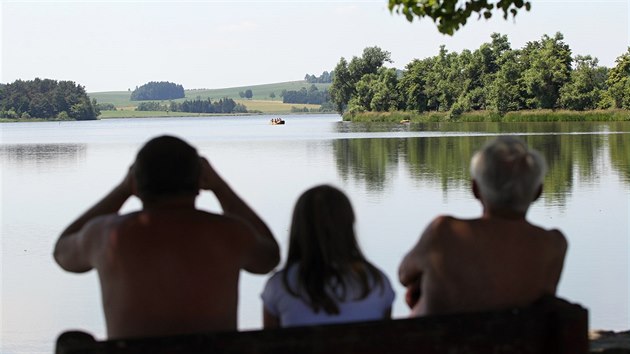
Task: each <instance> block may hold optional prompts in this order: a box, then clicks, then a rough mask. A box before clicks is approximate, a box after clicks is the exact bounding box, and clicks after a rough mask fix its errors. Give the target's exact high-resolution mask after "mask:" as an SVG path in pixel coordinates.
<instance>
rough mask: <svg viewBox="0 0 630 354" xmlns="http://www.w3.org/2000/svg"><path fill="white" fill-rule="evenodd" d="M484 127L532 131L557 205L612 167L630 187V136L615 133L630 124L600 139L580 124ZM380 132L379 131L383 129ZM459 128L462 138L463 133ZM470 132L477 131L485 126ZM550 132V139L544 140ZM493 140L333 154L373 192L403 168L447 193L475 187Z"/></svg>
mask: <svg viewBox="0 0 630 354" xmlns="http://www.w3.org/2000/svg"><path fill="white" fill-rule="evenodd" d="M383 124H384V123H383ZM381 125H382V124H381ZM420 125H421V124H419V125H418V126H420ZM425 125H427V124H425ZM482 125H483V126H484V129H488V130H490V131H491V132H492V131H495V132H497V133H501V134H503V133H514V132H515V131H516V130H519V129H520V128H524V129H529V130H532V132H531V133H530V134H529V135H527V134H526V135H524V136H523V139H524V140H525V141H527V143H528V144H529V145H530V146H532V147H533V148H535V149H537V150H539V151H540V152H541V153H542V154H543V155H544V156H545V158H546V159H547V163H548V165H549V172H548V174H547V176H546V177H545V191H544V197H545V200H546V201H547V202H550V203H552V204H555V205H561V206H563V205H565V203H566V199H567V197H568V196H570V195H571V191H572V188H573V186H574V185H575V183H576V182H578V181H580V182H590V183H592V182H594V181H596V180H597V179H599V177H600V176H601V175H602V174H603V173H608V172H606V171H602V169H603V168H607V167H606V166H611V168H612V170H613V171H615V172H616V173H617V174H618V175H620V176H621V179H622V180H623V181H624V183H626V184H630V153H629V151H628V147H629V146H630V133H627V132H626V133H610V132H611V131H613V129H616V128H621V129H626V130H627V129H628V125H627V124H625V125H621V126H619V127H617V126H615V124H603V125H598V126H593V124H591V125H590V129H589V130H588V131H590V132H592V131H593V130H594V129H595V130H599V131H600V132H599V133H595V134H593V133H587V132H585V131H584V130H583V129H582V128H584V129H586V125H580V124H578V125H575V126H573V127H571V126H569V125H566V124H561V123H550V124H533V125H531V127H530V128H527V126H522V125H521V124H517V125H502V124H497V123H485V124H484V123H482ZM353 126H354V125H353ZM357 126H358V125H357ZM364 127H367V124H366V125H364ZM380 127H381V126H379V125H377V129H380ZM431 128H435V127H431ZM442 128H448V126H446V127H442ZM459 128H460V132H461V128H462V127H461V126H460V127H459ZM468 128H469V129H470V130H468V131H474V130H475V129H476V128H480V124H475V125H474V126H470V125H469V126H468ZM544 128H547V133H545V134H541V133H542V130H543V129H544ZM353 129H354V128H353ZM524 129H523V130H524ZM464 131H465V130H464ZM354 132H357V131H356V130H355V131H354ZM521 133H522V130H521ZM488 139H489V137H488V136H482V135H473V134H469V135H463V136H462V135H457V136H449V135H442V136H430V137H409V138H396V139H392V138H363V139H341V140H337V141H334V142H333V151H334V154H335V160H336V165H337V170H338V172H339V174H340V175H341V177H342V178H343V179H344V180H348V179H353V180H357V181H360V182H365V184H366V186H367V188H368V189H369V190H371V191H383V190H385V189H386V186H387V185H388V183H390V181H391V180H392V174H393V172H394V171H397V170H398V168H399V165H400V168H401V169H403V170H406V171H407V172H408V173H409V175H410V177H411V178H412V179H413V180H416V181H418V182H424V183H427V182H428V183H431V184H434V185H439V186H440V187H441V189H442V191H443V192H444V193H447V192H448V190H452V189H456V188H458V187H461V186H462V185H465V184H468V183H469V178H470V177H469V176H470V175H469V172H468V169H469V162H470V158H471V156H472V155H473V153H474V152H475V151H476V150H478V149H479V148H480V147H481V146H482V145H483V144H484V143H485V142H486V141H487V140H488Z"/></svg>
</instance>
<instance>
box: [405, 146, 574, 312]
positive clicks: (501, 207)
mask: <svg viewBox="0 0 630 354" xmlns="http://www.w3.org/2000/svg"><path fill="white" fill-rule="evenodd" d="M470 169H471V175H472V192H473V194H474V196H475V198H477V199H478V200H479V201H480V202H481V205H482V206H483V214H482V215H481V217H479V218H477V219H470V220H467V219H458V218H455V217H452V216H439V217H437V218H435V219H434V220H433V221H432V222H431V223H430V224H429V225H428V226H427V228H426V229H425V230H424V232H423V233H422V236H421V237H420V240H419V241H418V243H417V244H416V245H415V246H414V247H413V248H412V249H411V251H410V252H409V253H408V254H407V255H406V256H405V257H404V259H403V260H402V263H401V264H400V268H399V278H400V282H401V283H402V285H404V286H405V287H406V288H407V294H406V301H407V304H408V305H409V306H410V308H411V313H412V315H414V316H419V315H432V314H443V313H453V312H469V311H484V310H493V309H501V308H507V307H512V306H524V305H527V304H530V303H532V302H534V301H535V300H537V299H538V298H541V297H542V296H544V295H547V294H550V295H555V293H556V288H557V286H558V281H559V279H560V275H561V273H562V267H563V263H564V258H565V253H566V250H567V241H566V239H565V237H564V236H563V234H562V233H561V232H560V231H558V230H555V229H553V230H547V229H544V228H541V227H539V226H536V225H534V224H531V223H530V222H528V221H527V219H526V217H525V216H526V213H527V210H528V209H529V206H530V204H531V203H532V202H533V201H535V200H536V199H538V198H539V197H540V195H541V193H542V182H543V177H544V175H545V172H546V164H545V160H544V159H543V157H542V156H541V155H540V154H539V153H538V152H536V151H534V150H531V149H529V148H528V147H527V145H526V144H525V143H524V142H523V141H522V140H520V139H518V138H516V137H510V136H508V137H499V138H498V139H496V140H493V141H490V142H489V143H487V144H486V145H485V146H484V147H483V148H482V149H481V151H479V152H477V153H476V154H475V155H474V156H473V158H472V161H471V168H470Z"/></svg>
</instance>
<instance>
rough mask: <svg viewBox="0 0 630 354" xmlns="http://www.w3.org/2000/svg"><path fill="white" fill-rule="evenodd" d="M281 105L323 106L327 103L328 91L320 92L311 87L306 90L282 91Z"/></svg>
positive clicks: (313, 86)
mask: <svg viewBox="0 0 630 354" xmlns="http://www.w3.org/2000/svg"><path fill="white" fill-rule="evenodd" d="M280 96H282V103H303V104H319V105H321V104H325V103H326V102H328V101H329V95H328V90H326V89H324V90H322V91H320V90H319V89H318V88H317V86H315V85H311V86H310V87H309V88H308V89H306V87H302V88H301V89H300V90H299V91H296V90H289V91H282V93H281V94H280Z"/></svg>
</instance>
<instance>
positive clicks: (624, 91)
mask: <svg viewBox="0 0 630 354" xmlns="http://www.w3.org/2000/svg"><path fill="white" fill-rule="evenodd" d="M615 62H616V63H617V65H615V67H614V68H612V69H610V72H609V73H608V79H606V85H608V92H607V94H608V96H609V97H610V98H611V99H612V101H613V105H614V107H615V108H626V109H630V47H628V51H627V52H626V53H624V54H622V55H621V56H619V57H618V58H617V60H615Z"/></svg>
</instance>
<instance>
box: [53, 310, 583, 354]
mask: <svg viewBox="0 0 630 354" xmlns="http://www.w3.org/2000/svg"><path fill="white" fill-rule="evenodd" d="M56 353H57V354H138V353H152V354H183V353H186V354H202V353H203V354H206V353H213V354H337V353H339V354H411V353H413V354H416V353H423V354H425V353H426V354H434V353H435V354H438V353H439V354H442V353H448V354H468V353H493V354H501V353H522V354H529V353H546V354H584V353H588V312H587V310H585V309H584V308H582V307H581V306H579V305H576V304H570V303H568V302H566V301H564V300H560V299H557V298H546V299H544V300H542V301H540V302H539V303H537V304H535V305H532V306H530V307H526V308H519V309H511V310H506V311H495V312H485V313H468V314H455V315H444V316H430V317H422V318H414V319H401V320H389V321H375V322H361V323H348V324H336V325H321V326H308V327H294V328H283V329H274V330H258V331H245V332H216V333H203V334H192V335H181V336H170V337H157V338H139V339H128V340H110V341H95V340H94V338H93V337H92V336H91V335H89V334H87V333H84V332H66V333H64V334H62V335H61V336H60V337H59V339H58V341H57V352H56Z"/></svg>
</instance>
